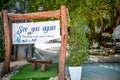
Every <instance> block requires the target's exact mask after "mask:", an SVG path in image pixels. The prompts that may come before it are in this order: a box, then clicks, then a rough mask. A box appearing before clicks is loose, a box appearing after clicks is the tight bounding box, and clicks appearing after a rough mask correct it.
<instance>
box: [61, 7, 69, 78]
mask: <svg viewBox="0 0 120 80" xmlns="http://www.w3.org/2000/svg"><path fill="white" fill-rule="evenodd" d="M60 13H61V17H60V18H61V23H62V24H61V25H62V36H61V37H62V42H61V48H60V55H59V80H65V61H66V49H67V40H68V31H67V8H66V7H65V6H61V8H60Z"/></svg>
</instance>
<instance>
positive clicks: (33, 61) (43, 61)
mask: <svg viewBox="0 0 120 80" xmlns="http://www.w3.org/2000/svg"><path fill="white" fill-rule="evenodd" d="M28 62H31V63H49V64H51V63H52V60H38V59H29V60H28Z"/></svg>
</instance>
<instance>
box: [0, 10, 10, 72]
mask: <svg viewBox="0 0 120 80" xmlns="http://www.w3.org/2000/svg"><path fill="white" fill-rule="evenodd" d="M7 14H8V11H7V10H4V11H3V12H2V18H3V24H4V35H5V61H4V73H8V71H9V65H10V55H11V43H12V42H11V32H10V25H9V20H8V15H7Z"/></svg>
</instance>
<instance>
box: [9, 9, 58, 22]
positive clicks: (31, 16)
mask: <svg viewBox="0 0 120 80" xmlns="http://www.w3.org/2000/svg"><path fill="white" fill-rule="evenodd" d="M8 16H9V19H10V20H32V19H41V18H57V19H59V18H60V10H55V11H45V12H35V13H26V14H11V13H9V14H8Z"/></svg>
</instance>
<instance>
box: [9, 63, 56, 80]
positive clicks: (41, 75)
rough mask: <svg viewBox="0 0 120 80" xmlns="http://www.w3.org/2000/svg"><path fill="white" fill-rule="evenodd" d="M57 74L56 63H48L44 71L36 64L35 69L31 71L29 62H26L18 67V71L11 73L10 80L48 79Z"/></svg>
mask: <svg viewBox="0 0 120 80" xmlns="http://www.w3.org/2000/svg"><path fill="white" fill-rule="evenodd" d="M57 75H58V64H49V65H48V66H47V70H46V72H42V71H40V66H38V69H37V70H35V71H33V70H32V69H31V64H27V65H25V66H24V67H23V68H22V69H20V70H19V72H17V73H16V74H15V75H13V76H12V78H11V80H48V79H49V78H50V77H55V76H57Z"/></svg>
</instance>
